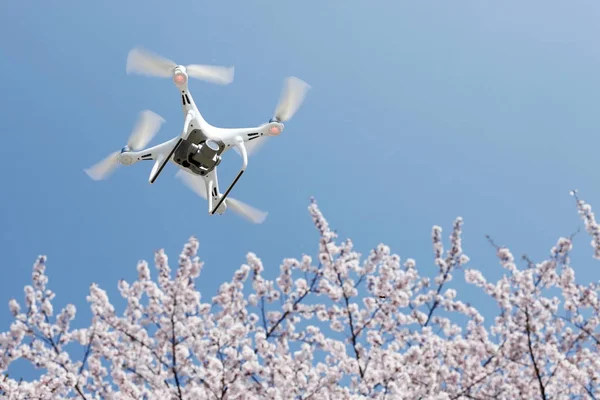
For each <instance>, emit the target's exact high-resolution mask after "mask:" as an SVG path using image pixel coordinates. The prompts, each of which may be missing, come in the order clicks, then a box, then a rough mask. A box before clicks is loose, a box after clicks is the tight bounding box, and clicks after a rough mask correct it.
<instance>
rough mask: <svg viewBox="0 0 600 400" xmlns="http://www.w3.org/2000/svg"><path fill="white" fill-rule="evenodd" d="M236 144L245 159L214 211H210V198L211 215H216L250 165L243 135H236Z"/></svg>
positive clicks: (210, 202) (210, 203)
mask: <svg viewBox="0 0 600 400" xmlns="http://www.w3.org/2000/svg"><path fill="white" fill-rule="evenodd" d="M235 146H236V147H237V148H238V150H239V151H240V154H241V155H242V160H243V161H242V168H241V169H240V172H238V174H237V176H236V177H235V179H234V180H233V182H232V183H231V185H229V187H228V188H227V190H226V191H225V194H223V196H221V198H220V199H219V202H218V203H217V206H216V207H215V208H214V209H212V211H210V208H211V207H212V201H210V200H209V202H208V207H209V212H210V214H211V215H214V214H215V212H216V211H217V210H218V209H219V207H220V206H221V204H223V202H224V201H225V199H226V198H227V196H228V195H229V192H231V189H233V187H234V186H235V184H236V183H237V182H238V181H239V179H240V177H241V176H242V174H243V173H244V171H246V167H247V166H248V153H247V151H246V146H244V140H243V139H242V138H241V137H239V136H238V137H236V139H235ZM211 183H212V181H211ZM208 193H210V188H209V191H208ZM209 199H210V198H209Z"/></svg>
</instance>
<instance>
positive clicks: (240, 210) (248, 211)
mask: <svg viewBox="0 0 600 400" xmlns="http://www.w3.org/2000/svg"><path fill="white" fill-rule="evenodd" d="M175 177H177V178H179V179H181V180H182V181H183V183H184V184H185V185H186V186H187V187H189V188H190V189H192V191H193V192H194V193H196V194H197V195H198V196H200V197H202V198H203V199H204V200H206V199H207V197H206V186H205V185H204V180H203V179H202V178H201V177H199V176H197V175H194V174H191V173H189V172H186V171H184V170H182V169H180V170H179V171H177V174H175ZM225 204H227V206H228V207H229V208H230V209H231V211H233V212H235V213H237V214H238V215H240V216H241V217H243V218H245V219H246V220H248V221H250V222H253V223H255V224H261V223H263V222H264V220H265V219H266V218H267V215H268V214H269V213H267V212H265V211H261V210H258V209H256V208H254V207H252V206H250V205H248V204H246V203H244V202H241V201H239V200H237V199H233V198H231V197H227V198H226V199H225Z"/></svg>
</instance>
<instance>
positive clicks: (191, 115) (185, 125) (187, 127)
mask: <svg viewBox="0 0 600 400" xmlns="http://www.w3.org/2000/svg"><path fill="white" fill-rule="evenodd" d="M193 120H194V112H193V111H192V110H188V112H187V114H186V115H185V121H184V122H183V131H182V132H181V138H182V139H183V140H186V139H187V138H188V136H189V135H190V125H191V124H192V121H193Z"/></svg>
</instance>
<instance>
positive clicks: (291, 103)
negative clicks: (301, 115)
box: [235, 76, 310, 156]
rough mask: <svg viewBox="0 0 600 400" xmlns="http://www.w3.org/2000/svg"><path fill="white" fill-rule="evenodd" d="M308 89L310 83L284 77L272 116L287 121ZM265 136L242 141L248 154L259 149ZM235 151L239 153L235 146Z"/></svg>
mask: <svg viewBox="0 0 600 400" xmlns="http://www.w3.org/2000/svg"><path fill="white" fill-rule="evenodd" d="M308 89H310V85H309V84H308V83H306V82H304V81H303V80H302V79H299V78H296V77H295V76H290V77H288V78H286V79H285V81H284V86H283V90H282V91H281V95H280V98H279V103H278V104H277V107H276V108H275V115H274V116H273V118H274V119H275V120H277V121H280V122H286V121H289V120H290V119H291V118H292V117H293V116H294V114H295V113H296V111H298V108H300V106H301V105H302V102H303V101H304V97H305V96H306V92H307V91H308ZM267 138H268V136H262V137H260V138H258V139H256V140H253V141H251V142H246V143H244V145H245V146H246V152H247V153H248V156H251V155H253V154H255V153H256V152H257V151H258V150H260V149H261V148H262V147H263V146H264V145H265V143H266V142H267ZM235 152H236V153H238V154H240V151H239V150H238V149H237V147H236V148H235Z"/></svg>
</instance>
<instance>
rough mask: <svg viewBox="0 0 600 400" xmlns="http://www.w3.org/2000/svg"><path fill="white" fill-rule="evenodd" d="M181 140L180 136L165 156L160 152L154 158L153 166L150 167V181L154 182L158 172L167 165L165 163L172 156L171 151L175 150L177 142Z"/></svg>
mask: <svg viewBox="0 0 600 400" xmlns="http://www.w3.org/2000/svg"><path fill="white" fill-rule="evenodd" d="M182 141H183V139H181V138H180V139H179V140H178V141H177V143H175V146H173V148H172V149H171V151H169V154H167V156H166V157H165V156H164V154H160V155H159V156H158V157H157V158H156V162H155V163H154V166H153V167H152V171H150V179H149V182H150V183H154V181H156V178H158V175H160V173H161V172H162V170H163V168H164V167H165V165H167V163H168V162H169V160H170V159H171V157H172V156H173V153H175V150H177V148H178V147H179V144H180V143H181V142H182Z"/></svg>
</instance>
